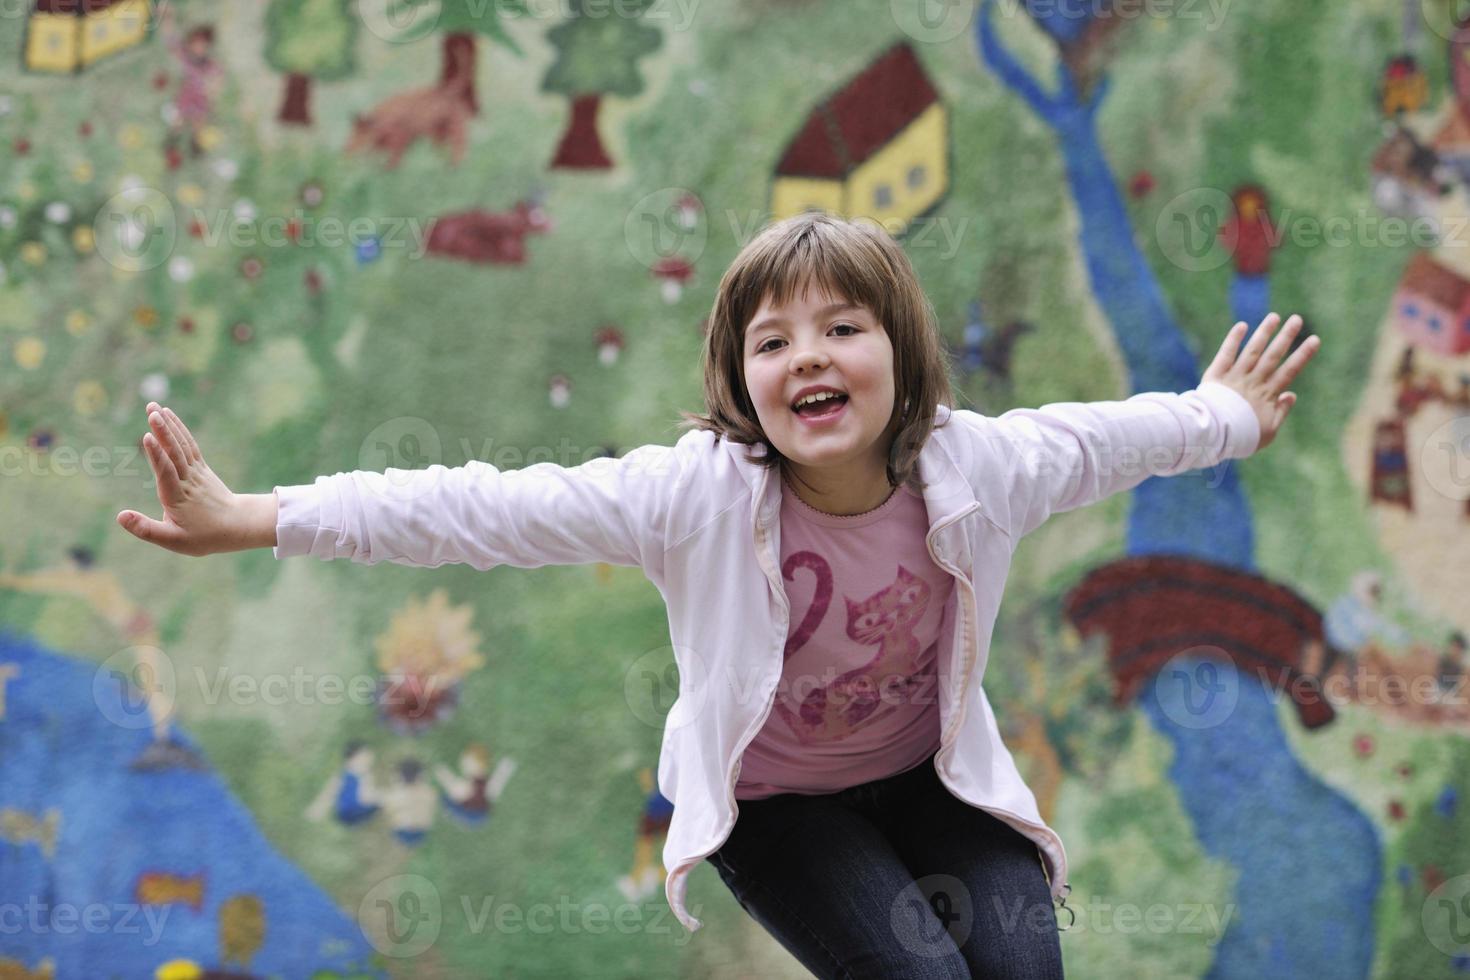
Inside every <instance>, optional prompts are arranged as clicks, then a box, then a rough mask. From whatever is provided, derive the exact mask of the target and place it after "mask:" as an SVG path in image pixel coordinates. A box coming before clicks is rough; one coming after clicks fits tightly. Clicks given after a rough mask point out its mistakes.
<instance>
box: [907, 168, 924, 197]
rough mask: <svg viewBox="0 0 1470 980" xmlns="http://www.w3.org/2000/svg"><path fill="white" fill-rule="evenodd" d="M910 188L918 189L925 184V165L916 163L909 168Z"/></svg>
mask: <svg viewBox="0 0 1470 980" xmlns="http://www.w3.org/2000/svg"><path fill="white" fill-rule="evenodd" d="M908 179H909V190H911V191H912V190H918V189H919V188H920V187H923V186H924V165H923V164H922V163H920V164H915V165H914V166H912V167H910V168H909V178H908Z"/></svg>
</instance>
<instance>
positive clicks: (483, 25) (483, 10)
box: [390, 0, 530, 115]
mask: <svg viewBox="0 0 1470 980" xmlns="http://www.w3.org/2000/svg"><path fill="white" fill-rule="evenodd" d="M392 2H394V0H390V3H392ZM395 6H396V7H397V8H398V9H399V10H400V11H403V10H407V9H408V8H413V7H436V8H438V10H437V14H436V15H435V16H434V25H435V27H436V28H437V29H438V30H439V31H440V32H441V33H442V34H443V38H444V40H443V56H442V57H443V62H442V65H441V67H440V71H439V85H440V87H442V88H444V89H446V90H448V91H450V92H452V93H453V94H454V96H455V97H456V98H458V99H459V100H460V101H461V102H463V103H464V105H465V107H466V108H468V109H469V111H470V112H471V113H472V114H474V115H479V113H480V101H479V98H478V96H477V95H476V93H475V85H476V63H477V59H478V57H479V43H478V39H479V38H480V37H488V38H489V39H490V40H491V41H493V42H494V43H496V44H499V45H501V46H503V47H506V48H509V49H510V50H511V51H513V52H514V53H515V54H516V55H517V56H519V57H525V52H524V51H522V50H521V47H520V45H518V44H516V42H515V39H514V38H512V37H511V36H510V34H508V33H507V32H506V30H505V25H504V24H503V23H501V21H500V18H501V16H503V15H507V14H508V15H511V16H516V17H526V16H529V15H530V11H529V10H528V9H527V7H526V0H495V2H494V3H491V2H488V0H398V2H397V3H396V4H395Z"/></svg>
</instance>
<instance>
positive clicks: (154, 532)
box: [117, 510, 177, 548]
mask: <svg viewBox="0 0 1470 980" xmlns="http://www.w3.org/2000/svg"><path fill="white" fill-rule="evenodd" d="M117 522H118V523H119V524H121V525H122V526H123V529H124V530H126V531H127V532H128V533H129V534H131V535H132V536H133V537H135V538H138V539H139V540H141V541H147V542H148V543H149V544H156V545H159V546H161V547H165V548H169V547H172V546H173V545H174V544H176V543H177V542H176V540H175V539H176V537H177V532H175V531H174V530H173V529H172V528H171V527H170V526H169V525H167V524H164V523H163V522H162V521H155V520H154V519H153V518H151V517H145V516H143V515H142V514H140V513H138V512H137V511H135V510H125V511H123V512H122V513H121V514H118V515H117Z"/></svg>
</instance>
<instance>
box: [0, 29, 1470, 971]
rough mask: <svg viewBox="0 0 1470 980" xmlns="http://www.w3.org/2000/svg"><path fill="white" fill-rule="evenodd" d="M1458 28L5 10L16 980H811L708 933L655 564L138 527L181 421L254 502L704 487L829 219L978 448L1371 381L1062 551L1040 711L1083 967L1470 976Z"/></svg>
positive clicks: (9, 873) (1465, 340)
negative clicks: (773, 245) (875, 240)
mask: <svg viewBox="0 0 1470 980" xmlns="http://www.w3.org/2000/svg"><path fill="white" fill-rule="evenodd" d="M1456 7H1457V5H1456V4H1455V3H1453V2H1451V0H1353V2H1350V3H1343V2H1328V0H1255V2H1251V3H1243V2H1232V0H1170V2H1166V0H1159V2H1154V3H1148V4H1144V3H1133V2H1125V0H1087V2H1074V3H1066V2H1063V3H1054V2H1046V0H979V2H973V3H972V2H969V0H961V2H951V3H946V4H937V3H931V2H929V0H891V2H889V0H624V2H617V3H612V2H608V3H601V2H595V0H562V2H559V3H553V2H537V0H499V2H488V0H485V2H481V0H439V2H428V0H355V2H353V0H268V2H267V0H261V2H257V3H249V4H214V3H207V2H204V0H175V2H150V0H87V2H81V0H25V2H23V3H12V4H7V5H4V6H3V9H0V476H3V479H0V519H3V526H4V527H5V528H6V530H5V532H4V533H3V534H0V977H3V978H12V977H13V978H71V977H88V978H91V977H123V978H134V977H144V978H148V977H159V978H168V980H184V978H192V977H219V978H224V977H233V978H247V977H260V978H264V977H312V978H316V980H325V978H329V977H338V978H348V977H352V978H357V977H387V976H402V977H410V976H412V977H469V976H475V977H488V976H493V977H532V976H557V977H564V976H601V977H608V976H620V977H622V976H626V977H686V976H687V977H696V976H697V977H731V978H733V977H743V976H750V975H761V976H791V977H796V976H802V975H804V973H803V971H802V970H801V969H800V967H799V966H798V964H797V963H796V962H795V960H794V959H793V958H792V957H791V956H790V955H789V954H787V953H786V952H785V951H784V950H782V949H781V948H780V947H779V946H778V945H776V944H775V942H774V941H773V940H771V939H770V938H769V937H768V936H767V935H766V934H765V933H764V932H763V931H762V930H761V929H760V928H759V927H758V926H757V925H755V924H754V923H753V922H752V921H751V920H750V919H749V917H748V916H747V915H746V914H745V913H744V912H743V911H742V910H741V908H740V907H739V906H738V905H737V904H736V902H735V901H734V899H733V897H732V896H731V895H730V894H729V893H728V892H727V891H726V890H725V889H724V887H723V885H722V884H721V883H720V881H719V879H718V877H717V875H716V874H715V873H714V872H713V870H712V869H705V868H703V867H701V868H700V869H698V871H697V872H696V873H695V875H694V876H693V879H692V882H691V887H690V893H689V906H690V909H691V911H692V912H694V913H695V914H696V915H698V916H699V917H700V918H702V919H703V920H704V921H705V922H706V923H707V927H706V928H705V929H703V930H701V934H700V935H698V936H697V937H694V936H691V935H689V934H688V933H686V932H685V931H684V930H683V929H682V927H681V926H680V925H679V924H678V922H677V921H676V920H675V919H674V918H673V916H672V915H671V913H670V912H669V909H668V907H667V903H666V902H665V899H664V892H663V888H662V882H663V877H664V874H665V869H664V868H663V867H662V864H661V849H662V843H663V839H662V833H663V830H664V829H665V828H666V827H667V826H668V821H669V816H670V812H671V804H670V803H669V801H668V800H667V799H666V798H665V797H664V796H663V795H662V794H661V793H660V792H659V790H658V787H657V785H656V779H655V775H654V774H655V773H656V771H657V763H658V752H659V746H660V742H661V734H662V730H663V725H664V720H665V717H666V715H667V713H668V711H669V709H670V706H671V705H672V703H673V700H674V698H675V697H676V696H677V694H678V691H679V679H678V677H677V675H676V674H675V672H674V669H673V653H672V650H671V649H670V648H669V646H668V633H667V623H666V621H665V618H664V611H663V606H662V603H661V598H660V596H659V594H658V592H657V590H656V589H654V588H653V587H652V586H651V585H650V583H649V582H647V581H646V580H645V579H644V578H643V577H642V575H641V574H640V573H639V572H638V570H636V569H631V568H614V567H610V566H604V565H595V564H590V563H589V564H585V565H578V566H566V567H547V568H540V569H534V570H522V569H513V568H496V569H492V570H490V571H488V572H478V571H475V570H473V569H470V568H467V567H463V566H453V565H446V566H442V567H439V568H435V569H416V568H407V567H395V566H391V565H388V564H384V565H379V566H375V567H371V568H369V567H364V566H356V565H352V564H351V563H347V562H334V563H321V562H308V561H306V560H304V559H294V560H284V561H278V560H276V559H275V558H273V556H272V555H271V554H270V552H269V551H265V550H257V551H250V552H241V553H236V554H230V555H221V556H214V557H211V558H208V559H191V558H185V557H182V556H178V555H172V554H168V553H165V552H162V551H160V550H158V549H153V548H149V547H148V546H146V545H144V544H143V543H141V542H139V541H137V540H136V539H133V538H131V537H130V536H129V535H127V534H126V533H124V532H123V531H122V530H121V529H119V528H118V527H117V525H116V523H115V522H114V515H116V513H117V512H118V511H119V510H120V509H124V508H135V509H140V510H142V511H144V512H145V513H150V514H151V513H156V506H157V505H156V500H155V499H154V495H153V478H152V474H151V471H150V468H149V464H148V463H147V461H146V460H145V459H144V457H143V456H142V454H141V451H140V445H141V442H140V437H141V435H142V433H143V432H144V431H145V424H146V423H145V422H144V412H143V409H144V406H145V405H146V403H147V402H148V401H151V400H157V401H160V402H162V403H164V404H167V405H169V406H170V407H172V408H174V409H175V410H176V411H177V412H178V413H179V414H180V415H181V416H182V417H184V419H185V420H186V421H187V422H188V424H189V425H190V427H191V428H192V429H193V430H194V432H195V433H196V435H197V436H198V438H199V439H200V442H201V444H203V445H204V448H205V451H206V453H207V454H209V457H210V459H211V461H212V465H213V466H214V468H215V469H216V470H217V471H218V472H219V473H220V474H221V476H222V478H223V479H225V481H226V482H227V483H228V484H229V485H230V486H231V487H232V488H234V489H236V490H238V491H240V492H249V493H262V492H269V490H270V488H271V487H272V486H274V485H290V484H301V483H309V482H311V481H312V480H313V479H314V478H315V477H316V476H317V475H318V474H326V473H333V472H339V471H344V470H352V469H367V470H379V471H381V470H383V469H385V468H388V467H403V468H421V467H425V466H429V465H433V464H443V465H446V466H458V465H462V464H464V463H465V462H467V461H468V460H471V459H478V460H483V461H485V462H489V463H492V464H493V465H495V466H497V467H500V468H502V469H508V468H518V467H521V466H527V465H532V464H535V463H538V462H553V463H557V464H559V465H565V466H573V465H577V464H579V463H582V462H585V461H587V460H589V459H592V458H595V457H597V456H606V455H621V454H622V453H623V452H625V451H627V450H628V449H629V448H632V447H634V446H638V445H641V444H645V443H650V442H655V443H671V442H672V441H674V439H675V438H676V437H677V434H676V432H675V423H676V422H677V420H678V411H679V410H680V409H689V410H695V409H699V408H701V407H702V404H701V396H700V391H701V387H700V377H699V354H700V349H701V344H702V342H703V336H704V330H705V325H706V316H707V314H708V312H709V309H710V303H711V300H712V298H713V295H714V289H715V286H716V284H717V282H718V280H719V276H720V274H721V272H722V271H723V270H724V268H725V267H726V266H727V265H728V264H729V262H730V261H731V259H732V258H733V257H734V256H735V254H736V253H737V252H738V251H739V249H740V247H741V246H742V245H743V244H744V243H745V242H746V241H748V240H749V239H750V237H752V235H753V234H754V233H755V231H757V230H758V229H759V228H760V227H761V226H762V225H763V224H764V223H765V222H766V221H768V220H770V219H771V218H779V217H785V216H787V215H790V214H795V213H798V212H800V211H802V210H804V209H807V208H820V209H828V210H832V211H834V212H837V213H841V214H844V215H847V216H850V217H865V218H868V219H871V220H873V221H877V222H881V223H882V224H883V225H884V226H885V227H886V228H888V229H889V231H890V232H892V233H893V234H894V235H895V236H896V237H897V238H899V239H900V240H901V241H902V242H903V244H904V247H905V249H906V251H907V252H908V254H909V256H910V258H911V259H912V261H913V263H914V265H915V267H916V269H917V270H918V272H919V274H920V277H921V280H922V282H923V284H924V286H925V289H926V291H927V292H928V293H929V295H930V297H931V299H932V301H933V303H934V306H935V309H936V311H937V313H938V314H939V320H940V324H941V328H942V330H943V331H944V335H945V342H946V344H947V346H948V349H949V352H950V355H951V361H952V376H953V379H954V384H955V389H956V394H957V406H958V407H964V408H970V409H973V410H975V411H979V412H983V413H986V414H992V415H995V414H1000V413H1001V412H1003V411H1005V410H1006V409H1008V408H1012V407H1017V406H1028V407H1034V406H1040V405H1044V404H1047V403H1050V402H1058V401H1089V400H1100V399H1118V398H1125V397H1127V396H1128V395H1131V394H1133V393H1136V392H1143V391H1157V390H1166V391H1185V390H1188V389H1190V388H1192V387H1194V386H1195V384H1196V383H1197V382H1198V380H1199V376H1200V372H1201V371H1202V370H1203V368H1204V366H1205V364H1204V363H1202V358H1208V357H1209V356H1210V355H1211V354H1212V352H1213V350H1214V349H1215V347H1216V346H1217V345H1218V343H1219V340H1220V338H1221V337H1222V336H1223V335H1224V333H1225V331H1226V330H1227V329H1228V328H1229V326H1230V324H1231V323H1233V322H1235V321H1237V320H1245V321H1246V322H1247V323H1249V324H1250V325H1252V326H1254V325H1256V324H1258V323H1259V322H1260V321H1261V320H1262V319H1263V318H1264V317H1265V316H1266V315H1267V314H1268V313H1269V312H1272V311H1279V312H1281V313H1283V314H1287V313H1293V312H1296V313H1301V314H1302V315H1303V316H1304V317H1305V318H1306V323H1307V329H1306V330H1304V331H1303V332H1302V333H1301V335H1300V337H1301V338H1303V339H1304V338H1305V337H1306V336H1308V335H1309V334H1311V333H1316V334H1319V335H1321V336H1322V338H1323V339H1324V349H1323V352H1322V353H1321V355H1319V357H1318V361H1319V367H1317V368H1316V369H1315V370H1313V371H1311V372H1307V374H1306V375H1305V377H1304V379H1303V381H1302V384H1301V386H1300V387H1299V388H1298V389H1297V391H1298V394H1299V396H1300V402H1299V404H1298V406H1297V407H1296V409H1295V410H1294V411H1293V413H1292V418H1291V421H1290V423H1289V424H1288V425H1287V426H1286V427H1285V429H1284V430H1283V432H1282V434H1281V436H1280V437H1279V438H1278V439H1277V440H1276V443H1275V445H1273V446H1272V447H1271V448H1270V449H1269V450H1268V451H1267V452H1265V453H1262V454H1261V455H1259V456H1257V457H1253V458H1251V459H1248V460H1244V461H1238V462H1235V463H1232V464H1230V465H1229V466H1225V467H1219V468H1215V469H1212V470H1209V471H1198V472H1196V473H1193V474H1189V475H1187V476H1183V477H1177V478H1173V479H1169V480H1160V479H1152V480H1149V481H1146V482H1144V483H1143V484H1142V485H1141V486H1139V487H1138V488H1137V489H1136V490H1135V491H1133V492H1131V493H1129V494H1126V495H1121V496H1119V497H1115V498H1110V499H1108V500H1106V501H1104V502H1102V503H1099V504H1097V505H1095V506H1093V507H1090V508H1086V509H1084V510H1081V511H1074V512H1070V513H1066V514H1061V515H1058V516H1057V517H1055V518H1053V519H1052V520H1051V521H1050V522H1049V523H1048V524H1047V525H1046V526H1045V527H1043V528H1041V529H1040V530H1038V531H1037V532H1035V534H1033V535H1032V536H1031V538H1030V539H1028V540H1027V541H1026V542H1025V543H1024V544H1023V545H1022V546H1021V548H1020V550H1019V551H1018V554H1017V560H1016V564H1015V567H1014V568H1013V571H1012V575H1011V579H1010V581H1009V583H1008V589H1007V592H1006V597H1005V601H1004V603H1003V604H1002V607H1001V612H1000V617H999V620H998V623H997V627H996V631H995V639H994V646H993V649H992V654H991V657H990V661H989V669H988V672H987V675H986V685H987V690H988V692H989V695H990V700H991V702H992V703H993V705H994V706H995V710H996V714H997V717H998V720H999V722H1000V725H1001V728H1002V732H1003V734H1004V736H1005V738H1006V741H1007V744H1008V745H1009V746H1010V747H1011V748H1012V750H1013V752H1014V754H1015V756H1016V758H1017V760H1018V763H1019V764H1020V766H1021V769H1022V772H1023V774H1024V775H1025V777H1026V779H1027V782H1028V784H1029V785H1030V786H1031V787H1032V789H1033V791H1034V792H1035V793H1036V796H1037V799H1038V802H1039V803H1040V807H1041V812H1042V815H1043V817H1044V818H1045V819H1046V820H1047V821H1048V823H1050V824H1051V825H1052V826H1054V827H1055V828H1056V829H1057V830H1058V831H1059V833H1061V835H1062V836H1063V838H1064V840H1066V841H1067V846H1068V853H1069V857H1070V858H1071V860H1072V865H1073V868H1072V875H1071V880H1072V884H1073V891H1072V893H1071V894H1070V895H1069V896H1068V901H1067V906H1068V908H1067V911H1066V912H1062V913H1060V914H1061V917H1062V921H1063V924H1064V925H1069V928H1068V929H1067V931H1066V932H1064V934H1063V937H1062V948H1063V951H1064V955H1065V958H1066V963H1067V968H1068V972H1069V973H1071V974H1075V975H1077V976H1083V977H1109V976H1122V975H1128V976H1138V977H1171V978H1172V977H1209V978H1220V980H1223V978H1252V980H1255V978H1260V977H1281V978H1297V977H1300V978H1308V977H1310V978H1319V977H1324V976H1325V977H1334V978H1344V980H1346V978H1353V977H1362V978H1367V977H1381V978H1390V977H1415V978H1435V977H1453V976H1463V975H1465V974H1466V973H1467V972H1470V845H1467V841H1470V809H1467V808H1465V807H1461V806H1460V802H1461V797H1462V796H1465V795H1466V794H1467V793H1470V744H1467V736H1470V687H1467V684H1466V678H1467V664H1466V657H1467V654H1466V639H1465V637H1466V634H1467V632H1470V603H1467V601H1466V596H1467V594H1470V248H1467V246H1470V193H1467V188H1470V22H1467V21H1462V20H1459V19H1457V10H1456ZM1068 913H1070V916H1069V915H1068Z"/></svg>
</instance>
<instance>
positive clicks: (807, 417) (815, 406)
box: [792, 395, 847, 422]
mask: <svg viewBox="0 0 1470 980" xmlns="http://www.w3.org/2000/svg"><path fill="white" fill-rule="evenodd" d="M846 410H847V396H846V395H837V396H836V397H827V398H824V399H822V400H821V401H817V402H808V403H806V404H804V405H802V406H801V407H800V408H794V409H792V411H793V412H795V413H796V414H797V416H799V417H800V418H801V419H802V420H803V421H806V422H821V421H827V420H830V419H835V418H837V417H838V416H839V415H841V414H842V413H843V412H844V411H846Z"/></svg>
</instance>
